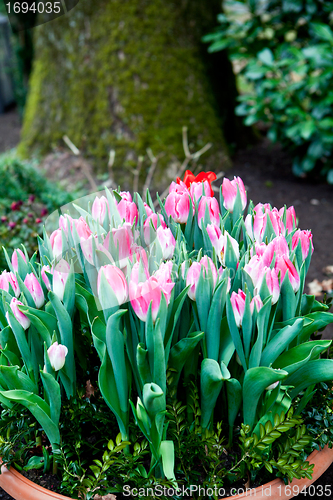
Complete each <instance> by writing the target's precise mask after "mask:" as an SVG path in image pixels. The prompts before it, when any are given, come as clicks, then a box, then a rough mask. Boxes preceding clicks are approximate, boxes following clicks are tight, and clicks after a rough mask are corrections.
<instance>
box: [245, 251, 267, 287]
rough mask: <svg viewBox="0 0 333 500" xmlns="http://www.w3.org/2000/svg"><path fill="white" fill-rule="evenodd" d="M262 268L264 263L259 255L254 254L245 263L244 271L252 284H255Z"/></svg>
mask: <svg viewBox="0 0 333 500" xmlns="http://www.w3.org/2000/svg"><path fill="white" fill-rule="evenodd" d="M264 268H265V265H264V263H263V260H262V258H261V257H260V256H259V255H254V256H253V257H252V258H251V259H250V261H249V262H248V263H247V264H245V266H244V271H245V272H246V273H247V274H248V275H249V276H250V278H251V279H252V283H253V285H254V286H257V283H258V281H259V279H260V277H261V275H262V272H263V269H264Z"/></svg>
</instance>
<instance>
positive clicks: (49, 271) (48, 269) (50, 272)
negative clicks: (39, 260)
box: [41, 266, 53, 290]
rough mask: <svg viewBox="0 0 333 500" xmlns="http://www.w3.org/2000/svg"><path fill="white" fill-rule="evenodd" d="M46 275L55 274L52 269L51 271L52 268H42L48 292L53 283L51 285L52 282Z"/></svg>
mask: <svg viewBox="0 0 333 500" xmlns="http://www.w3.org/2000/svg"><path fill="white" fill-rule="evenodd" d="M46 273H49V274H53V273H52V271H51V269H50V266H43V267H42V271H41V277H42V280H43V281H44V283H45V286H46V288H47V290H51V283H50V280H49V278H48V277H47V275H46Z"/></svg>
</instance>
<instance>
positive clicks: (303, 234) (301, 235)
mask: <svg viewBox="0 0 333 500" xmlns="http://www.w3.org/2000/svg"><path fill="white" fill-rule="evenodd" d="M299 240H301V248H302V258H303V260H305V259H306V258H307V256H308V255H309V251H310V246H311V253H313V250H314V248H313V242H312V233H311V231H307V230H306V231H301V230H300V229H297V231H295V233H294V234H293V237H292V240H291V245H292V250H295V248H296V247H297V245H298V242H299Z"/></svg>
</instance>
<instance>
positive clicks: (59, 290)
mask: <svg viewBox="0 0 333 500" xmlns="http://www.w3.org/2000/svg"><path fill="white" fill-rule="evenodd" d="M70 272H71V266H70V265H69V264H68V262H66V261H65V260H64V259H61V260H60V261H59V262H58V263H57V265H56V267H55V269H54V271H53V287H52V288H53V292H54V293H55V294H56V295H57V297H58V298H59V299H60V300H63V298H64V292H65V286H66V283H67V280H68V276H69V273H70Z"/></svg>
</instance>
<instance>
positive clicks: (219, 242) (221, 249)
mask: <svg viewBox="0 0 333 500" xmlns="http://www.w3.org/2000/svg"><path fill="white" fill-rule="evenodd" d="M206 229H207V233H208V236H209V239H210V241H211V242H212V245H213V248H214V250H215V252H216V255H217V257H218V259H219V261H220V262H221V264H222V265H223V266H225V254H226V249H227V240H228V239H229V242H230V244H231V246H232V248H233V250H234V252H235V255H236V259H237V260H238V259H239V245H238V242H237V241H236V240H235V239H234V238H232V237H231V236H230V234H229V233H228V232H227V231H225V232H224V234H222V231H221V229H220V228H219V227H218V226H216V225H214V224H207V228H206Z"/></svg>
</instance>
